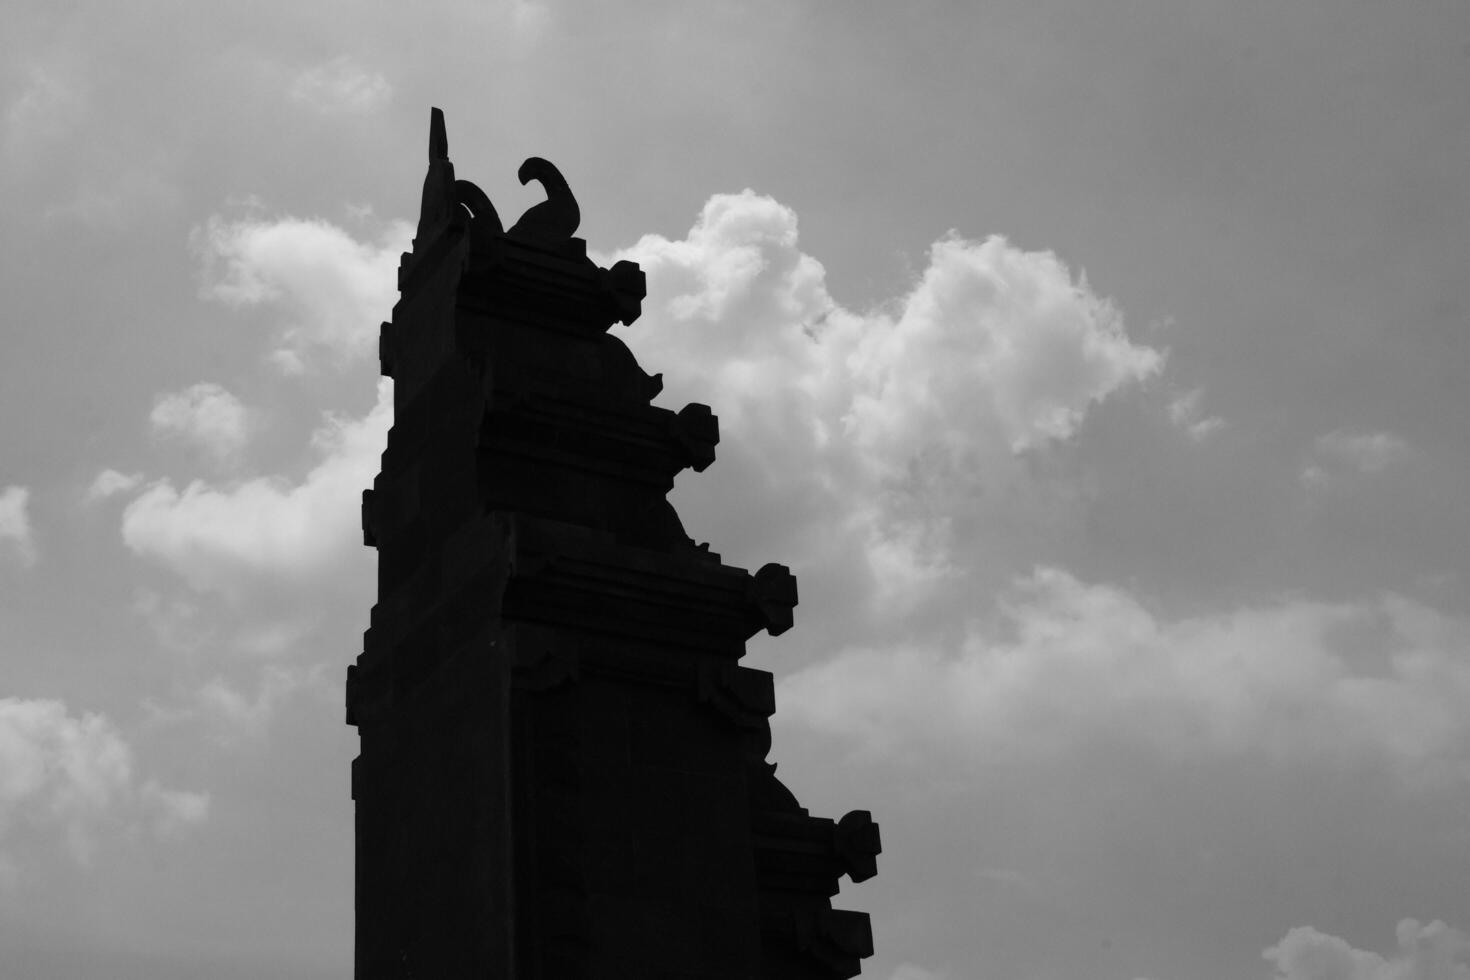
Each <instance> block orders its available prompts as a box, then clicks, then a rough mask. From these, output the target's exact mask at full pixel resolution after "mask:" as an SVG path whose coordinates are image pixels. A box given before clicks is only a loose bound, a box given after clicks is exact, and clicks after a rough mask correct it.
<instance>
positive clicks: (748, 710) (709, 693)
mask: <svg viewBox="0 0 1470 980" xmlns="http://www.w3.org/2000/svg"><path fill="white" fill-rule="evenodd" d="M698 700H699V703H700V704H707V705H709V706H710V707H711V708H713V709H714V710H716V711H718V712H719V713H720V714H722V715H724V716H725V717H726V718H728V719H729V720H730V721H731V722H733V723H734V724H735V725H736V726H738V727H740V728H760V727H761V726H763V725H766V724H767V719H768V718H770V717H771V715H773V714H775V713H776V689H775V685H774V682H773V679H772V677H771V675H770V674H769V673H767V672H766V671H764V670H751V669H750V668H749V667H740V666H737V665H735V664H732V663H729V662H728V661H723V660H701V661H700V663H699V679H698Z"/></svg>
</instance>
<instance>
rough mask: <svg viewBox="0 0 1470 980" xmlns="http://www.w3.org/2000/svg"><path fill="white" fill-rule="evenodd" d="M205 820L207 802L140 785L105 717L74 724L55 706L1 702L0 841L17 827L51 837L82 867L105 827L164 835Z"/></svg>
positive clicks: (203, 798) (93, 716) (180, 792)
mask: <svg viewBox="0 0 1470 980" xmlns="http://www.w3.org/2000/svg"><path fill="white" fill-rule="evenodd" d="M208 812H209V797H208V795H207V794H204V793H194V792H188V791H183V790H171V789H165V788H163V787H162V786H160V785H158V783H157V782H156V781H152V780H149V781H147V782H145V783H142V784H141V785H140V784H139V783H138V781H137V778H136V776H135V774H134V763H133V752H132V749H131V747H130V746H129V745H128V743H127V742H126V741H125V740H124V739H123V738H122V736H121V735H119V734H118V732H117V730H116V728H114V727H113V725H112V723H111V722H109V721H108V720H107V719H106V718H104V717H103V716H101V715H98V714H92V713H87V714H84V715H82V716H80V717H78V716H75V715H73V714H71V713H70V712H69V711H68V710H67V708H66V706H65V705H64V704H63V703H62V702H60V701H54V700H25V699H20V698H0V841H7V842H8V840H9V839H10V838H11V837H12V836H14V835H15V834H16V833H18V832H19V831H20V830H21V829H22V828H23V827H39V828H42V829H51V830H56V831H59V832H60V833H61V834H62V835H63V838H64V840H65V842H66V845H67V848H68V849H69V850H70V852H71V854H72V856H73V857H74V858H75V859H76V860H77V861H80V862H83V863H85V862H86V861H88V860H89V859H90V857H91V855H92V854H93V853H94V851H95V849H96V847H97V843H98V840H97V835H98V832H99V830H100V829H101V828H102V826H104V825H105V824H108V823H113V822H117V821H123V822H125V823H131V824H133V825H135V826H136V825H139V824H142V825H146V826H148V827H150V828H152V829H153V830H154V831H155V832H157V833H159V834H163V835H168V834H171V833H175V832H177V831H178V830H180V829H182V828H184V827H186V826H189V825H192V824H197V823H199V822H200V821H202V820H204V819H205V817H206V816H207V814H208Z"/></svg>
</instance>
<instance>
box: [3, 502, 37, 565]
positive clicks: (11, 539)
mask: <svg viewBox="0 0 1470 980" xmlns="http://www.w3.org/2000/svg"><path fill="white" fill-rule="evenodd" d="M30 499H31V492H30V490H29V489H28V488H26V487H21V486H14V485H12V486H8V487H6V488H5V489H4V490H0V554H5V555H7V556H8V557H10V558H11V559H12V560H14V561H17V562H19V563H20V564H21V565H22V566H24V567H26V568H29V567H30V566H32V565H34V564H35V563H36V557H37V554H36V536H35V533H34V532H33V531H32V529H31V518H30V514H29V512H28V506H29V504H30Z"/></svg>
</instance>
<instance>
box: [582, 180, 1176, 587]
mask: <svg viewBox="0 0 1470 980" xmlns="http://www.w3.org/2000/svg"><path fill="white" fill-rule="evenodd" d="M620 258H629V259H632V260H634V261H637V262H638V263H639V264H640V265H641V266H642V267H643V269H644V271H645V273H646V274H647V276H648V300H647V301H646V302H645V305H644V309H645V313H644V316H643V318H642V319H640V320H639V321H638V322H637V323H636V324H634V326H633V327H632V328H631V330H630V331H629V333H628V342H629V343H630V344H631V345H633V346H635V347H636V349H637V351H638V354H639V360H640V362H641V363H642V364H643V365H644V367H645V368H646V369H648V370H649V371H658V372H661V373H663V374H664V377H665V381H666V392H667V394H666V395H665V397H664V400H665V402H666V403H668V404H670V405H672V406H673V407H678V406H679V405H681V404H682V403H683V402H684V401H701V402H705V403H707V404H709V405H711V406H712V407H713V408H714V410H715V412H716V414H717V415H718V416H719V417H720V424H721V432H722V434H723V436H724V442H723V443H722V446H721V452H722V453H723V454H725V455H727V456H731V457H734V458H733V459H730V460H728V461H727V462H725V463H723V464H717V465H720V467H721V468H720V469H719V470H718V473H719V477H718V478H717V479H718V481H719V484H718V485H717V484H716V483H714V482H710V481H713V480H714V479H716V478H712V477H708V476H706V477H704V480H705V481H707V482H706V483H705V484H703V485H701V484H700V483H699V480H697V479H696V480H694V481H693V484H694V485H693V488H692V489H691V491H690V494H689V495H688V496H686V497H684V498H683V499H681V500H680V507H681V512H683V513H685V515H686V518H689V517H692V518H693V521H694V526H695V529H696V530H698V531H700V532H706V531H712V532H713V534H712V537H713V540H714V541H715V542H716V543H717V544H718V543H719V542H720V541H721V537H720V534H721V533H723V534H724V535H725V540H729V539H730V538H734V537H740V538H744V539H745V540H746V541H747V542H749V543H750V544H751V545H752V547H754V546H757V545H760V544H763V543H765V542H770V543H772V544H776V545H778V546H779V547H781V548H782V549H784V553H783V555H781V556H779V557H780V558H781V560H785V561H789V562H791V563H793V564H798V565H802V566H803V568H804V569H805V571H807V572H808V573H811V574H816V575H820V576H822V577H823V578H827V579H830V580H832V581H846V582H849V583H850V584H851V585H852V587H853V589H854V594H862V593H864V592H867V593H868V594H870V595H871V596H872V598H873V601H874V602H875V603H877V604H879V605H882V606H884V607H903V608H909V607H911V606H913V604H914V603H915V602H916V601H918V599H919V598H920V597H922V596H923V595H924V594H927V593H929V592H932V591H933V589H934V588H935V587H936V585H937V584H938V583H942V582H954V581H956V580H957V579H958V578H960V577H961V576H962V573H963V572H964V571H968V570H971V568H970V566H971V565H972V564H973V559H972V558H971V557H970V556H972V555H974V554H978V553H981V552H982V551H986V550H987V549H990V550H991V551H992V554H993V551H994V550H995V549H997V548H999V549H1001V550H1004V549H1006V548H1010V547H1012V546H1013V542H1009V541H1008V540H1007V541H1002V540H1000V539H1009V538H1013V537H1020V536H1024V535H1025V534H1027V533H1030V529H1031V528H1032V527H1033V525H1036V526H1041V525H1045V524H1047V522H1048V521H1051V520H1053V519H1055V515H1056V513H1058V512H1067V511H1069V509H1070V508H1071V507H1073V505H1074V504H1075V499H1076V494H1077V489H1076V487H1074V486H1064V485H1062V484H1060V483H1056V482H1049V481H1048V480H1047V479H1046V478H1045V470H1046V465H1047V464H1046V463H1045V459H1044V458H1045V457H1046V456H1047V454H1048V453H1050V452H1052V451H1054V450H1056V449H1058V448H1059V447H1063V446H1064V444H1065V443H1066V441H1067V440H1069V439H1070V438H1072V437H1073V436H1074V435H1075V434H1076V432H1077V429H1078V426H1079V424H1080V422H1081V420H1082V419H1083V418H1084V417H1085V415H1086V414H1087V412H1088V411H1089V409H1090V407H1091V406H1092V405H1094V404H1095V403H1096V402H1098V401H1099V400H1101V399H1103V398H1106V397H1108V396H1109V395H1111V394H1113V393H1115V392H1117V391H1119V390H1121V389H1123V388H1125V387H1127V386H1129V385H1134V384H1137V383H1139V382H1141V381H1143V380H1145V379H1147V378H1149V377H1150V376H1152V375H1154V374H1156V373H1157V372H1158V371H1159V370H1161V367H1162V364H1163V355H1162V353H1160V352H1159V351H1156V350H1154V349H1152V348H1150V347H1147V346H1144V345H1140V344H1135V343H1134V342H1133V341H1131V340H1130V339H1129V338H1128V336H1127V334H1126V333H1125V331H1124V326H1123V320H1122V317H1121V315H1120V314H1119V313H1118V311H1117V309H1116V308H1115V307H1114V305H1113V304H1112V303H1111V302H1109V301H1108V300H1106V299H1104V298H1102V297H1100V296H1098V295H1097V294H1096V293H1095V292H1093V290H1092V289H1091V287H1090V286H1089V285H1088V283H1087V281H1086V280H1085V278H1083V277H1080V276H1074V275H1073V274H1072V272H1071V271H1070V270H1069V269H1068V268H1067V266H1066V265H1065V264H1064V263H1063V262H1062V261H1061V260H1060V259H1059V258H1058V257H1057V256H1055V255H1053V254H1051V253H1049V252H1031V251H1026V250H1023V249H1020V248H1017V247H1016V246H1014V245H1012V244H1011V243H1010V242H1008V241H1007V240H1006V239H1004V238H1001V237H998V236H995V237H991V238H988V239H985V240H983V241H971V240H967V239H964V238H961V237H959V236H956V235H949V236H947V237H945V238H943V239H941V240H940V241H938V242H936V243H935V244H934V245H933V247H932V248H931V250H930V254H929V262H928V265H927V267H926V268H925V269H924V271H923V272H922V274H921V275H920V276H919V277H918V279H917V281H916V282H915V284H914V285H913V287H912V288H911V289H910V290H909V291H908V292H907V293H906V294H905V295H904V296H902V297H900V298H898V299H897V300H896V301H895V302H894V303H893V304H891V305H890V306H889V307H887V308H885V309H883V310H876V311H868V312H857V311H853V310H849V309H846V308H845V307H843V306H842V305H841V304H839V303H837V302H836V301H835V300H834V299H833V297H832V296H831V295H830V294H829V293H828V291H827V287H826V273H825V270H824V268H823V266H822V264H821V263H820V262H819V261H817V260H816V259H815V258H814V257H812V256H810V255H807V254H806V253H804V252H803V251H802V250H801V248H800V245H799V240H798V228H797V218H796V214H795V212H793V211H792V210H791V209H790V208H789V207H786V206H785V205H782V204H781V203H779V202H778V201H775V200H774V199H772V198H770V197H766V196H763V195H759V194H756V193H755V192H753V191H749V190H747V191H744V192H742V193H740V194H718V195H715V196H713V197H711V198H710V199H709V200H708V202H707V203H706V204H705V206H704V208H703V209H702V211H701V212H700V214H699V216H698V217H697V219H696V220H695V222H694V225H693V226H692V227H691V228H690V230H689V232H688V234H687V235H685V236H684V238H682V239H678V240H670V239H668V238H665V237H663V236H660V235H646V236H644V237H643V238H642V239H640V240H639V241H638V242H637V243H635V244H634V245H633V246H631V247H629V248H627V249H624V250H622V251H620V252H618V253H615V254H614V255H611V256H608V257H607V260H608V261H611V260H614V259H620ZM1001 513H1004V514H1006V515H1007V517H1006V519H1004V520H1001V519H991V520H986V519H982V517H983V515H989V516H991V517H995V516H996V515H999V514H1001ZM701 522H703V524H704V526H703V527H701V526H700V525H701ZM711 525H712V526H711ZM752 532H754V535H756V536H762V537H760V539H759V540H756V539H755V538H754V536H753V534H752ZM803 556H804V557H803ZM773 557H776V556H773ZM854 569H863V570H866V579H867V581H866V582H865V583H857V582H853V581H852V577H853V575H854V574H855V573H854Z"/></svg>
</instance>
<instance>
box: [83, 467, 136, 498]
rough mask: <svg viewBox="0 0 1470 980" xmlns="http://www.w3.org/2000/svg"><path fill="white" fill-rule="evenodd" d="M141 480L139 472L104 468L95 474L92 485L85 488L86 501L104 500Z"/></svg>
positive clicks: (134, 485) (132, 486)
mask: <svg viewBox="0 0 1470 980" xmlns="http://www.w3.org/2000/svg"><path fill="white" fill-rule="evenodd" d="M142 482H143V474H141V473H119V472H118V471H117V470H113V469H106V470H103V471H102V472H101V473H98V474H97V477H96V479H94V480H93V481H92V485H91V486H89V487H88V488H87V494H86V501H87V503H89V504H90V503H96V502H97V501H99V500H106V499H108V498H109V497H114V496H116V495H117V494H120V493H127V492H128V491H129V490H131V489H133V488H134V487H136V486H137V485H138V484H140V483H142Z"/></svg>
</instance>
